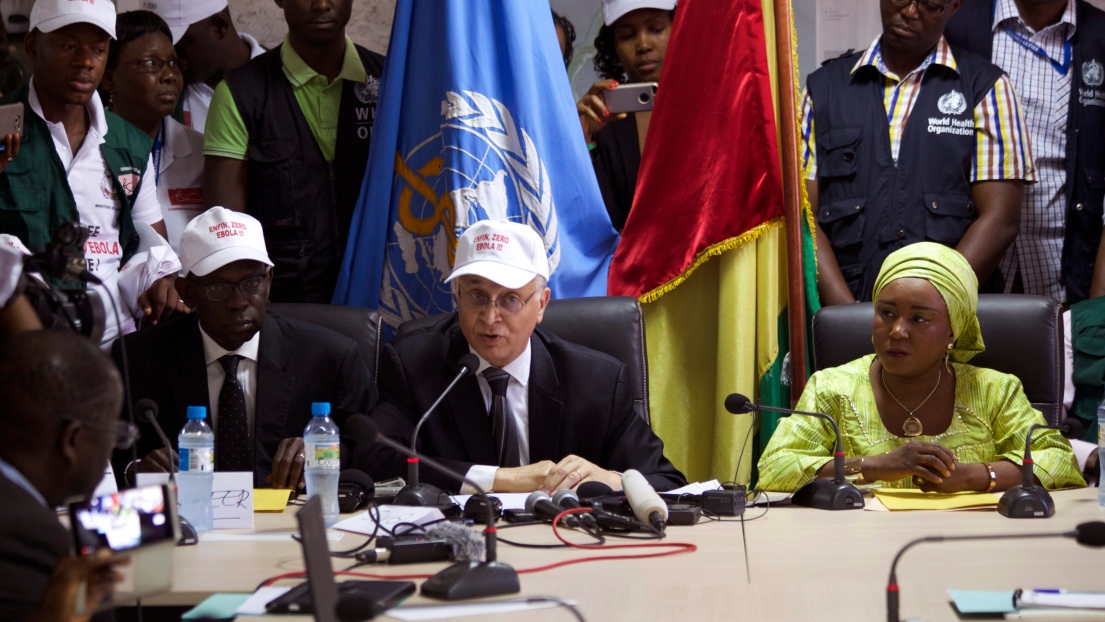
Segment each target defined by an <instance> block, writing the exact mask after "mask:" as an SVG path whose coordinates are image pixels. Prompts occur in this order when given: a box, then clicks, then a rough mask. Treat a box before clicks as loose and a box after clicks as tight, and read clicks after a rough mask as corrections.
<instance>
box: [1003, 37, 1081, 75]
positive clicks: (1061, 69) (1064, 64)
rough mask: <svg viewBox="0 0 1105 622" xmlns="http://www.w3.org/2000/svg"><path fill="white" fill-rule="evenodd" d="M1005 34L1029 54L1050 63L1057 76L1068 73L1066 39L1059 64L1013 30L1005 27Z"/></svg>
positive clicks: (1067, 43)
mask: <svg viewBox="0 0 1105 622" xmlns="http://www.w3.org/2000/svg"><path fill="white" fill-rule="evenodd" d="M1005 34H1007V35H1009V38H1010V39H1012V40H1014V41H1016V42H1017V43H1018V44H1019V45H1020V46H1021V47H1023V48H1024V49H1026V50H1028V51H1029V52H1032V53H1033V54H1036V55H1038V56H1041V57H1043V58H1045V59H1047V62H1049V63H1051V66H1052V67H1054V68H1055V71H1058V72H1059V75H1061V76H1065V75H1067V72H1068V71H1070V61H1071V53H1072V50H1071V47H1072V46H1071V43H1070V39H1067V40H1066V41H1064V42H1063V62H1061V63H1060V62H1058V61H1056V60H1055V59H1053V58H1052V57H1050V56H1048V55H1047V52H1046V51H1044V48H1042V47H1040V46H1039V45H1037V44H1036V43H1035V42H1033V41H1030V40H1028V39H1025V38H1024V36H1023V35H1021V34H1020V33H1017V32H1013V30H1012V29H1011V28H1009V27H1008V26H1006V27H1005Z"/></svg>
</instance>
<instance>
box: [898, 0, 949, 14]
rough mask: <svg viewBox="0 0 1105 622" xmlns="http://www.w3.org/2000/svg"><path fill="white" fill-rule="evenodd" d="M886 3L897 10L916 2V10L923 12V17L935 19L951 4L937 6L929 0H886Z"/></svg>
mask: <svg viewBox="0 0 1105 622" xmlns="http://www.w3.org/2000/svg"><path fill="white" fill-rule="evenodd" d="M888 1H889V2H890V4H891V5H893V6H894V8H896V9H898V10H901V9H904V8H906V7H907V6H909V5H911V4H913V3H914V2H916V3H917V8H918V9H919V10H920V11H922V12H924V13H925V15H928V16H930V17H936V16H937V15H939V14H941V13H943V12H944V9H946V8H948V5H949V4H951V2H950V1H949V2H945V3H944V4H938V3H936V2H932V1H931V0H888Z"/></svg>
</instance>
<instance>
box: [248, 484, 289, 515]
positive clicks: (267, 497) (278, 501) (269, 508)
mask: <svg viewBox="0 0 1105 622" xmlns="http://www.w3.org/2000/svg"><path fill="white" fill-rule="evenodd" d="M291 494H292V491H290V490H280V489H276V488H254V489H253V511H254V512H283V511H284V507H285V506H287V505H288V497H289V496H291Z"/></svg>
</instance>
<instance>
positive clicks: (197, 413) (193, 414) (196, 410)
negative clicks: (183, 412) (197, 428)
mask: <svg viewBox="0 0 1105 622" xmlns="http://www.w3.org/2000/svg"><path fill="white" fill-rule="evenodd" d="M206 418H207V407H206V406H189V407H188V420H189V421H191V420H192V419H206Z"/></svg>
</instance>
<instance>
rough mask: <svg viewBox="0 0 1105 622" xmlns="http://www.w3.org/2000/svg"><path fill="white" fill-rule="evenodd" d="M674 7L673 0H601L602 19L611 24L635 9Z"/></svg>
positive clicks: (668, 8) (665, 9)
mask: <svg viewBox="0 0 1105 622" xmlns="http://www.w3.org/2000/svg"><path fill="white" fill-rule="evenodd" d="M674 8H675V0H602V21H603V22H604V23H605V24H606V25H607V26H613V25H614V22H616V21H618V18H619V17H621V16H622V15H625V14H626V13H629V12H630V11H636V10H637V9H660V10H662V11H670V10H672V9H674Z"/></svg>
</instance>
